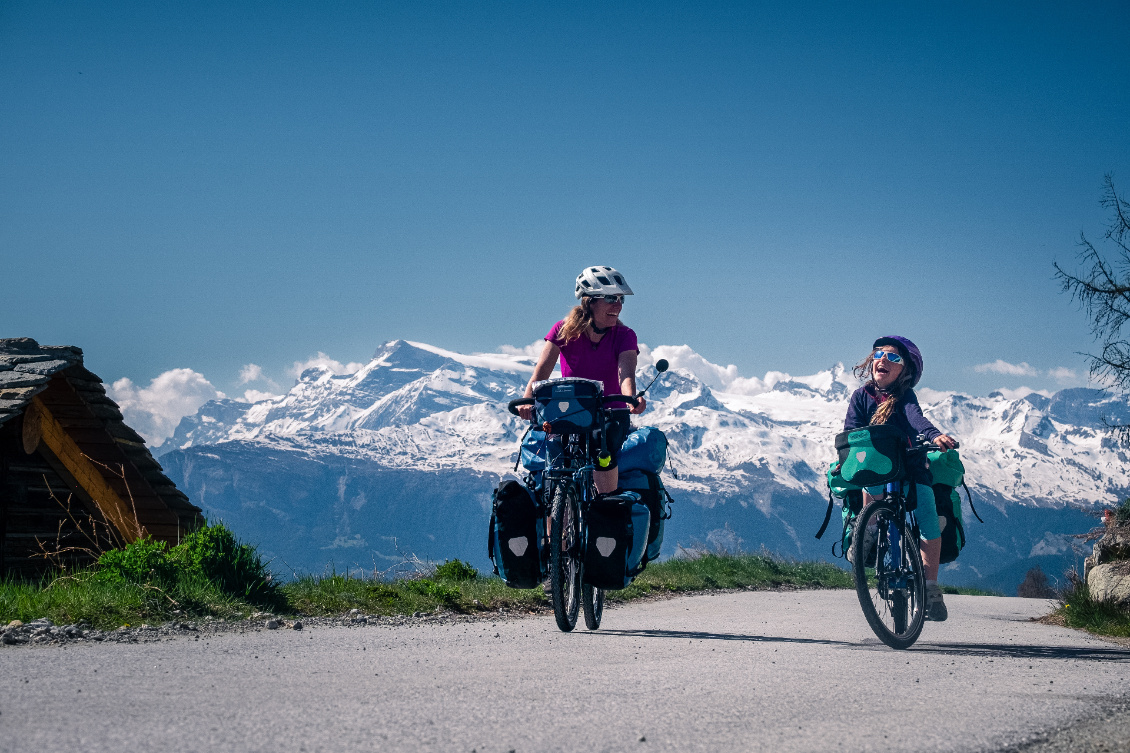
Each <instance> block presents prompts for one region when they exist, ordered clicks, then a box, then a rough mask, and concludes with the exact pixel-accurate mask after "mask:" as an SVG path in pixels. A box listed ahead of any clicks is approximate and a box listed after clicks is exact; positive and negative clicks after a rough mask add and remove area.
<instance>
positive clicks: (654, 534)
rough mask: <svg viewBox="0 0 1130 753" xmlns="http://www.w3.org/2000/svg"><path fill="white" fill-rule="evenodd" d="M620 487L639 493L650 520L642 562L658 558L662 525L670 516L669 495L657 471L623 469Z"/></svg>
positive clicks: (661, 539) (661, 538) (661, 545)
mask: <svg viewBox="0 0 1130 753" xmlns="http://www.w3.org/2000/svg"><path fill="white" fill-rule="evenodd" d="M620 488H621V489H626V490H628V491H633V492H635V493H636V494H638V495H640V501H641V502H643V503H644V504H645V505H647V511H648V513H649V515H650V516H651V522H650V523H649V525H648V530H647V549H646V550H645V551H644V557H643V563H642V564H644V565H646V564H647V563H648V562H652V561H654V560H657V559H659V553H660V550H661V549H662V548H663V527H664V525H665V524H666V522H667V519H668V518H670V517H671V496H670V495H669V494H668V493H667V490H666V489H665V488H663V481H662V480H661V479H660V478H659V474H657V473H648V472H647V471H624V472H621V473H620Z"/></svg>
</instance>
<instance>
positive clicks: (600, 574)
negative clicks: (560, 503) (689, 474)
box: [583, 492, 651, 591]
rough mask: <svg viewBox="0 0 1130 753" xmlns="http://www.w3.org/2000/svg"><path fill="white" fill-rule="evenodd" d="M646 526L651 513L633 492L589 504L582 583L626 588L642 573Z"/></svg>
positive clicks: (645, 546) (610, 588) (645, 545)
mask: <svg viewBox="0 0 1130 753" xmlns="http://www.w3.org/2000/svg"><path fill="white" fill-rule="evenodd" d="M650 523H651V513H650V512H648V509H647V505H646V504H644V503H643V502H642V501H641V499H640V495H638V494H636V493H635V492H621V493H618V494H617V495H615V496H613V497H601V498H599V499H597V500H595V501H593V502H592V504H591V505H590V506H589V509H588V512H587V514H586V515H585V531H584V540H583V546H584V552H585V568H584V581H585V583H586V584H588V585H590V586H596V587H597V588H604V589H608V590H613V591H614V590H616V589H620V588H626V587H628V586H629V585H630V584H631V582H632V580H634V579H635V577H636V576H637V575H639V574H640V572H642V571H643V567H644V556H645V554H646V550H647V538H648V530H649V528H650Z"/></svg>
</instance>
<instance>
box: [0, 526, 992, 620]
mask: <svg viewBox="0 0 1130 753" xmlns="http://www.w3.org/2000/svg"><path fill="white" fill-rule="evenodd" d="M851 587H852V581H851V575H850V574H849V573H848V572H847V571H846V570H844V569H841V568H839V567H837V566H835V565H832V564H829V563H823V562H798V561H794V560H788V559H784V558H781V557H776V556H773V555H769V554H764V553H762V554H731V553H717V552H716V553H708V554H696V555H692V556H684V557H676V558H672V559H669V560H667V561H665V562H658V563H654V564H652V565H650V566H649V567H648V568H647V570H645V571H644V572H643V574H642V575H640V577H639V578H637V579H636V580H635V582H634V583H632V585H631V586H629V587H628V588H626V589H624V590H622V591H613V592H610V593H609V594H608V597H609V599H610V600H611V601H617V602H625V601H631V600H633V599H639V598H643V597H647V596H652V595H658V594H678V593H688V592H695V591H707V590H716V589H773V588H851ZM946 593H963V594H979V595H983V594H987V593H988V592H985V591H981V590H978V589H958V588H952V587H948V588H946ZM548 607H549V600H548V599H547V598H546V596H545V593H544V591H543V590H542V588H541V587H540V586H539V587H537V588H532V589H528V590H517V589H512V588H507V587H506V585H504V584H503V583H502V581H501V580H499V579H498V578H497V577H493V576H492V577H483V576H481V575H480V574H479V573H478V572H477V571H476V570H475V568H473V567H472V566H470V565H468V564H467V563H465V562H461V561H460V560H449V561H446V562H444V563H443V564H441V565H439V566H437V567H435V568H434V570H433V571H432V572H430V573H424V574H417V575H416V576H413V577H404V578H400V579H397V580H393V581H384V580H376V579H373V578H365V577H358V576H354V575H351V574H349V573H346V574H338V573H331V574H329V575H323V576H313V575H308V576H304V577H300V578H297V579H295V580H294V581H291V582H289V583H285V584H282V585H277V584H276V583H274V582H273V580H272V579H271V577H270V574H269V572H268V570H267V567H266V565H265V564H264V563H263V562H262V560H261V559H260V558H259V555H258V553H257V552H256V551H255V548H254V547H252V546H250V545H247V544H243V543H241V542H239V541H238V540H237V539H236V538H235V536H234V535H233V534H232V533H231V531H230V530H228V529H227V528H225V527H224V526H223V524H217V525H211V526H206V527H204V528H202V529H200V530H199V531H196V532H194V533H192V534H190V535H188V536H187V537H185V540H184V541H183V542H182V543H181V544H179V545H177V546H175V547H168V546H167V545H165V544H163V543H160V542H156V541H153V540H141V541H137V542H134V543H133V544H130V545H129V546H127V547H125V548H123V549H116V550H111V551H108V552H105V553H104V554H102V556H101V557H100V558H99V560H98V562H97V564H96V565H94V566H93V567H91V568H87V569H85V570H81V571H78V572H73V573H64V574H59V575H57V576H56V577H52V578H47V579H44V580H42V581H40V582H38V583H22V582H16V581H8V582H5V583H0V624H6V623H7V622H9V621H11V620H14V619H18V620H22V621H24V622H28V621H30V620H33V619H36V618H39V617H46V618H48V619H50V620H52V621H53V622H55V623H56V624H71V623H79V622H85V623H88V624H91V625H93V626H95V627H98V628H101V629H111V628H115V627H118V626H121V625H139V624H142V623H158V622H165V621H169V620H173V619H180V620H185V619H196V618H200V617H205V616H212V617H218V618H221V619H241V618H244V617H247V616H249V615H251V614H252V613H254V612H258V611H263V610H266V611H270V612H274V613H276V614H280V615H291V616H334V615H341V614H344V613H346V612H348V611H349V610H351V609H359V610H361V611H363V612H365V613H366V614H375V615H385V616H391V615H410V614H415V613H418V612H424V613H429V612H434V611H435V610H436V609H446V610H452V611H455V612H462V613H475V612H496V611H498V610H499V609H503V610H507V611H511V612H516V611H534V610H538V609H544V608H548Z"/></svg>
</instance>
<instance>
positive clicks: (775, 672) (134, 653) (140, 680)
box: [0, 591, 1130, 753]
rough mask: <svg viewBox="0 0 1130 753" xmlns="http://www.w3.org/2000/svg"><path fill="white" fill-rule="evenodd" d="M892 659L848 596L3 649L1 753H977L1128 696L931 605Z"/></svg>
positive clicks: (768, 596)
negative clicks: (566, 628)
mask: <svg viewBox="0 0 1130 753" xmlns="http://www.w3.org/2000/svg"><path fill="white" fill-rule="evenodd" d="M946 601H947V604H948V605H949V610H950V619H949V621H948V622H945V623H927V624H926V628H925V630H924V631H923V634H922V638H921V639H920V640H919V642H918V644H917V645H915V646H914V647H913V648H912V649H910V650H909V651H894V650H892V649H889V648H887V647H886V646H884V645H882V644H881V643H879V642H878V640H877V639H875V638H874V636H873V635H872V634H871V632H870V630H869V628H868V627H867V625H866V623H865V622H864V619H863V616H862V614H861V612H860V610H859V606H858V603H857V602H856V600H855V594H854V592H851V591H797V592H744V593H729V594H718V595H700V596H690V597H681V598H676V599H670V600H663V601H650V602H644V603H639V602H637V603H633V604H631V605H628V606H623V607H619V608H616V609H610V610H607V611H606V612H605V617H604V627H603V628H602V629H601V630H599V631H597V632H591V633H590V632H588V631H586V630H585V629H584V628H583V623H582V625H581V626H580V627H578V629H577V630H576V631H575V632H573V633H571V634H563V633H560V632H559V631H558V630H557V629H556V627H555V625H554V623H553V618H552V617H546V616H538V617H530V618H526V619H511V620H499V621H496V622H493V623H492V622H490V621H481V622H471V623H455V624H440V625H416V626H400V627H389V626H380V625H373V624H370V625H367V626H363V627H356V628H320V629H319V628H313V629H307V630H302V631H294V630H272V631H268V630H263V631H262V632H257V633H246V634H228V635H212V636H209V637H207V638H201V639H200V640H199V641H195V640H193V639H192V638H180V639H175V640H168V641H163V642H160V643H151V644H95V645H88V644H82V645H71V646H67V647H65V648H64V647H59V646H2V647H0V683H2V688H3V690H2V692H0V750H3V751H18V752H20V753H22V752H23V751H28V752H29V753H30V752H35V753H39V752H41V751H56V750H64V749H72V750H82V751H107V752H110V751H112V752H113V753H120V751H122V750H145V751H311V752H312V751H333V752H334V753H347V752H349V751H465V752H466V753H470V752H471V751H476V753H492V752H494V751H501V752H503V753H505V752H506V751H516V752H517V753H524V752H526V751H631V752H632V753H653V752H655V751H866V750H876V751H994V750H1001V749H1004V748H1006V747H1011V746H1017V745H1020V744H1023V742H1024V741H1026V740H1028V739H1030V738H1032V737H1033V736H1037V737H1038V736H1040V734H1041V733H1042V732H1045V731H1047V730H1052V729H1055V728H1056V727H1061V726H1064V725H1066V724H1070V723H1073V722H1074V721H1075V720H1078V719H1080V718H1084V717H1088V716H1093V715H1095V714H1096V713H1097V712H1098V711H1099V710H1100V709H1101V708H1104V704H1106V705H1107V706H1109V704H1110V703H1113V702H1116V701H1117V699H1120V698H1122V699H1124V698H1126V697H1127V696H1128V695H1130V651H1127V650H1126V649H1123V648H1120V647H1118V646H1115V645H1112V644H1110V643H1106V642H1103V641H1100V640H1097V639H1094V638H1091V637H1089V636H1087V635H1085V634H1082V633H1079V632H1076V631H1073V630H1068V629H1066V628H1057V627H1051V626H1047V625H1042V624H1038V623H1035V622H1032V621H1031V618H1033V617H1037V616H1039V615H1041V614H1043V613H1045V612H1047V611H1048V610H1049V609H1050V605H1049V604H1048V602H1043V601H1039V600H1032V599H1008V598H993V597H975V596H964V597H963V596H949V597H947V598H946Z"/></svg>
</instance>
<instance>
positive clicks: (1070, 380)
mask: <svg viewBox="0 0 1130 753" xmlns="http://www.w3.org/2000/svg"><path fill="white" fill-rule="evenodd" d="M1048 376H1050V377H1051V378H1052V379H1054V380H1056V381H1057V382H1059V383H1060V384H1076V383H1078V382H1079V374H1078V372H1076V371H1075V369H1069V368H1067V367H1066V366H1057V367H1056V368H1054V369H1048Z"/></svg>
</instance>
